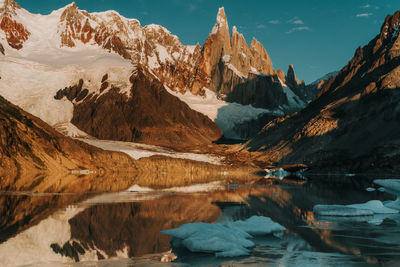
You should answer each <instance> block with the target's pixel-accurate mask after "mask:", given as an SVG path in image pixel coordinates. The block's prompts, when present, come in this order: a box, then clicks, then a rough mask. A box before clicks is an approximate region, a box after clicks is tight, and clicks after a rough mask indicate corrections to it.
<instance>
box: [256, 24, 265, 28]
mask: <svg viewBox="0 0 400 267" xmlns="http://www.w3.org/2000/svg"><path fill="white" fill-rule="evenodd" d="M256 28H257V29H265V25H264V24H258V25H257V26H256Z"/></svg>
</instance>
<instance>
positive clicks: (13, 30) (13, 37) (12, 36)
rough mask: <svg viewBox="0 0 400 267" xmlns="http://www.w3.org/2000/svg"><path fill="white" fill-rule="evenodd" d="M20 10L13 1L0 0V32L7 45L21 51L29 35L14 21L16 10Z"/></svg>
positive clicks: (22, 26)
mask: <svg viewBox="0 0 400 267" xmlns="http://www.w3.org/2000/svg"><path fill="white" fill-rule="evenodd" d="M20 8H21V7H20V6H19V5H18V4H17V3H15V2H14V1H13V0H0V30H2V31H3V32H4V33H5V35H6V39H7V43H8V45H9V46H11V47H12V48H15V49H21V48H22V47H23V43H24V42H25V41H26V40H28V38H29V35H30V32H29V31H28V30H26V29H25V27H24V25H22V24H21V23H18V22H17V21H16V20H15V15H16V10H17V9H20Z"/></svg>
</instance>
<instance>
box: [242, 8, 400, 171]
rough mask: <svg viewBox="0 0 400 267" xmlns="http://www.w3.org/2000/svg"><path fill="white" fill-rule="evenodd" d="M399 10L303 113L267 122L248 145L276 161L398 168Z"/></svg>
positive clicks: (351, 167)
mask: <svg viewBox="0 0 400 267" xmlns="http://www.w3.org/2000/svg"><path fill="white" fill-rule="evenodd" d="M399 30H400V11H397V12H396V13H395V14H394V15H393V16H389V15H388V16H387V17H386V19H385V22H384V24H383V25H382V28H381V32H380V34H379V35H377V36H376V37H375V38H374V39H373V40H371V41H370V42H369V44H368V45H366V46H364V47H363V48H361V47H359V48H358V49H357V50H356V52H355V55H354V57H353V58H352V59H351V60H350V61H349V63H348V64H347V65H346V66H345V67H344V68H343V69H342V70H341V71H340V72H339V74H338V75H337V76H336V77H334V78H331V79H330V80H329V81H328V82H327V83H326V84H325V85H324V87H323V89H322V91H321V92H320V94H319V95H318V96H317V98H316V99H315V100H314V101H313V102H312V103H310V105H309V106H308V107H307V108H306V109H304V110H303V111H301V112H299V113H296V114H294V115H292V116H290V117H286V118H281V119H277V120H275V121H273V122H271V123H269V124H267V125H266V126H265V127H264V128H263V130H262V131H261V132H260V133H259V134H258V136H257V137H255V138H254V139H253V140H251V141H250V142H248V144H247V149H248V150H250V151H258V153H259V156H258V157H259V159H263V160H269V161H273V162H277V163H279V164H288V163H291V164H293V163H305V164H307V165H309V166H313V167H318V168H334V169H340V170H345V171H352V172H359V171H367V170H371V169H379V170H388V171H394V170H399V169H400V165H399V162H400V161H399V159H400V138H399V136H400V128H399V121H400V108H399V107H400V106H399V103H400V37H399Z"/></svg>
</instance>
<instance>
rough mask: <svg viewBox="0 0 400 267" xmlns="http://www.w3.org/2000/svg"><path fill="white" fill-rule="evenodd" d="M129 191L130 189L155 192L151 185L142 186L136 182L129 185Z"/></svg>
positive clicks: (131, 190) (132, 190)
mask: <svg viewBox="0 0 400 267" xmlns="http://www.w3.org/2000/svg"><path fill="white" fill-rule="evenodd" d="M127 191H129V192H153V191H154V190H153V189H151V188H149V187H141V186H139V185H137V184H135V185H133V186H131V187H129V188H128V189H127Z"/></svg>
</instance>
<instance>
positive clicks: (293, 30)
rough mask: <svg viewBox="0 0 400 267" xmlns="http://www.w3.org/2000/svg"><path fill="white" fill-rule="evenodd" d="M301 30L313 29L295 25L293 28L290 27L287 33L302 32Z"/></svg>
mask: <svg viewBox="0 0 400 267" xmlns="http://www.w3.org/2000/svg"><path fill="white" fill-rule="evenodd" d="M300 31H311V29H310V27H307V26H301V27H294V28H292V29H290V30H289V31H287V32H286V33H287V34H291V33H294V32H300Z"/></svg>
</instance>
